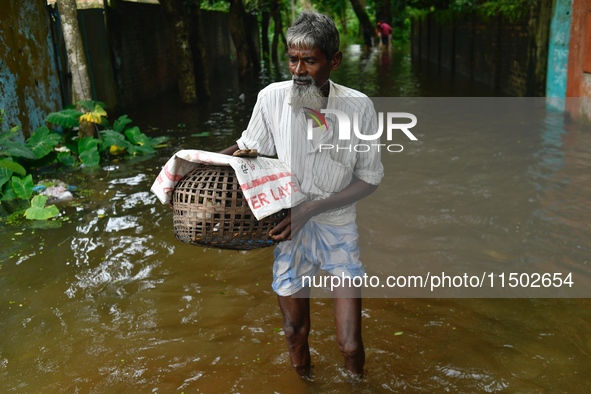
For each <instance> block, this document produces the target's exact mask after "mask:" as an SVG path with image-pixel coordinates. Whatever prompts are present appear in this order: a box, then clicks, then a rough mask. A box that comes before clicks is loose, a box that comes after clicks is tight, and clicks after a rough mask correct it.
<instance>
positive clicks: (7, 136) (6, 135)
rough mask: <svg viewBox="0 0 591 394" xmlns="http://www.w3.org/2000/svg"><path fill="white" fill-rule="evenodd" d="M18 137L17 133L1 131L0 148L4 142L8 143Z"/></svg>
mask: <svg viewBox="0 0 591 394" xmlns="http://www.w3.org/2000/svg"><path fill="white" fill-rule="evenodd" d="M17 135H18V131H12V130H10V131H3V132H1V133H0V146H2V145H4V142H6V141H9V140H11V139H13V138H14V137H16V136H17Z"/></svg>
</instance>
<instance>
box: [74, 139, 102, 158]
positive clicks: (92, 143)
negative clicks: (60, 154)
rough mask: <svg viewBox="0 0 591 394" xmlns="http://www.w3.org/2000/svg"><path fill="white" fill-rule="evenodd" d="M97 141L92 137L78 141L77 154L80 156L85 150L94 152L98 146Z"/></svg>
mask: <svg viewBox="0 0 591 394" xmlns="http://www.w3.org/2000/svg"><path fill="white" fill-rule="evenodd" d="M99 142H100V141H99V140H97V139H96V138H92V137H84V138H81V139H80V140H79V141H78V154H82V153H83V152H84V151H87V150H95V149H96V147H97V146H98V144H99Z"/></svg>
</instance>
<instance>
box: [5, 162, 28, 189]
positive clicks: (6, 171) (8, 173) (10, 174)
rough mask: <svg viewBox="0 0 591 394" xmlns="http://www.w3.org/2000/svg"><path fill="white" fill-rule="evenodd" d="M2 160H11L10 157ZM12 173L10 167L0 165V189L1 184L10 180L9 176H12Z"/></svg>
mask: <svg viewBox="0 0 591 394" xmlns="http://www.w3.org/2000/svg"><path fill="white" fill-rule="evenodd" d="M2 161H8V162H12V157H9V158H7V159H4V160H2ZM0 163H1V162H0ZM12 173H13V170H11V169H10V168H8V167H5V166H1V165H0V191H1V190H2V186H3V185H4V184H5V183H6V182H8V181H9V180H10V178H11V177H12ZM23 175H24V174H23Z"/></svg>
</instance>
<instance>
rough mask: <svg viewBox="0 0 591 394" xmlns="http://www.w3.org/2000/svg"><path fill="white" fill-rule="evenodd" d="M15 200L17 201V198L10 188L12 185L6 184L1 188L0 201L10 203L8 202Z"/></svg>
mask: <svg viewBox="0 0 591 394" xmlns="http://www.w3.org/2000/svg"><path fill="white" fill-rule="evenodd" d="M16 199H17V196H16V193H15V192H14V189H13V188H12V184H11V183H10V182H8V183H7V184H6V185H4V187H3V188H2V198H0V201H10V200H16Z"/></svg>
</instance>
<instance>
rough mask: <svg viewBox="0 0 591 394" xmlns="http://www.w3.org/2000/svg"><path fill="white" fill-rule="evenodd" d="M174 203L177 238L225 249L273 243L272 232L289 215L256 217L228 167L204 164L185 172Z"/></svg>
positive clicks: (173, 200)
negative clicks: (270, 235) (259, 218)
mask: <svg viewBox="0 0 591 394" xmlns="http://www.w3.org/2000/svg"><path fill="white" fill-rule="evenodd" d="M172 206H173V225H174V235H175V237H176V238H177V239H178V240H180V241H183V242H186V243H190V244H193V245H200V246H208V247H215V248H222V249H240V250H248V249H255V248H263V247H267V246H271V245H273V244H274V243H275V242H274V241H273V240H272V239H271V238H270V237H269V231H270V230H271V229H272V228H273V227H275V226H276V225H277V224H278V223H279V222H280V221H281V220H282V219H283V218H284V217H285V214H286V213H285V211H281V212H278V213H276V214H273V215H271V216H268V217H266V218H264V219H262V220H256V218H255V216H254V215H253V213H252V211H251V210H250V207H249V206H248V203H247V201H246V199H245V198H244V196H243V194H242V190H241V189H240V185H239V183H238V180H237V179H236V174H235V173H234V170H233V169H232V167H229V166H213V165H211V166H210V165H203V166H200V167H198V168H196V169H195V170H193V171H192V172H190V173H188V174H187V175H185V176H184V177H183V178H182V179H181V180H180V181H179V182H178V183H177V185H176V187H175V189H174V192H173V195H172Z"/></svg>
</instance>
